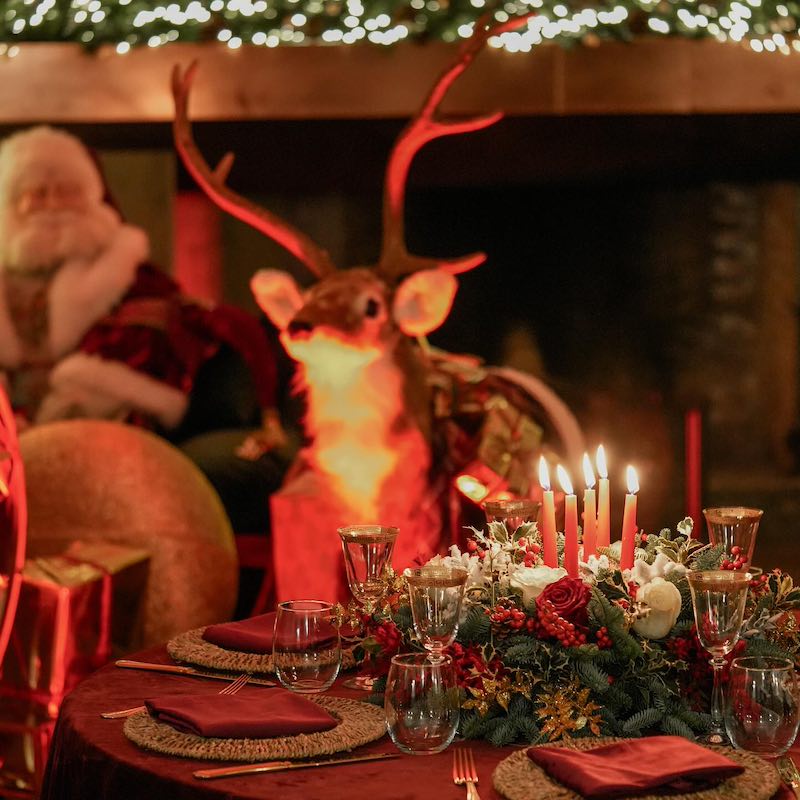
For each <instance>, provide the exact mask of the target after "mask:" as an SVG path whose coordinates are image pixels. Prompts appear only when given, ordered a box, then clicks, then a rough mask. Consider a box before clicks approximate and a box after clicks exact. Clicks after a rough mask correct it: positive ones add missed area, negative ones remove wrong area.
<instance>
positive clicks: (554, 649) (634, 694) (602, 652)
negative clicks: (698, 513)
mask: <svg viewBox="0 0 800 800" xmlns="http://www.w3.org/2000/svg"><path fill="white" fill-rule="evenodd" d="M471 532H472V535H471V538H470V539H469V541H468V543H467V547H466V550H465V551H464V552H462V551H461V550H460V549H459V548H458V547H456V546H453V547H451V548H450V553H449V555H447V556H436V557H434V559H432V560H431V561H430V562H429V564H430V566H431V567H438V566H451V567H452V566H455V567H461V568H463V569H465V570H466V571H467V573H468V578H467V586H466V595H465V602H464V606H463V609H462V618H461V622H460V626H459V631H458V636H457V639H456V641H455V642H454V643H453V645H451V646H450V648H449V649H448V651H447V652H448V653H449V654H450V655H451V656H452V658H453V661H454V663H455V668H456V673H457V679H458V683H459V686H460V687H461V689H462V714H461V723H460V733H461V734H462V735H463V736H464V737H466V738H485V739H487V740H489V741H490V742H492V743H493V744H495V745H498V746H499V745H506V744H510V743H512V742H544V741H553V740H556V739H560V738H563V737H582V736H591V735H594V736H600V735H612V736H641V735H643V734H646V733H653V732H662V733H667V734H674V735H680V736H685V737H687V738H695V737H696V736H697V735H699V734H702V733H704V732H706V731H707V730H708V727H709V723H710V716H709V715H708V714H707V713H705V710H706V709H707V708H708V700H707V697H708V691H709V688H710V675H711V670H710V667H709V664H708V655H707V653H706V652H705V651H704V650H703V648H702V647H701V645H700V644H699V641H698V640H697V637H696V634H695V628H694V616H693V611H692V601H691V595H690V591H689V586H688V581H687V580H686V572H687V570H689V569H698V570H705V569H719V568H733V566H734V564H733V563H732V562H731V560H730V558H729V556H728V555H726V554H725V553H724V552H723V548H722V546H718V547H712V546H710V545H703V544H701V543H700V542H698V541H697V540H696V539H693V538H692V535H691V534H692V520H691V519H689V518H686V519H684V520H683V521H682V522H680V523H679V524H678V525H677V530H676V531H674V532H673V531H671V530H669V529H664V530H662V531H661V532H660V533H659V534H657V535H654V534H651V535H647V534H643V533H637V535H636V551H635V556H636V558H635V561H634V566H633V568H632V569H630V570H620V567H619V557H620V552H619V543H614V544H612V545H611V546H610V547H607V548H599V555H598V556H594V555H591V556H589V557H588V558H587V559H586V561H583V560H581V562H580V573H579V577H576V578H573V577H570V576H569V575H568V574H567V572H566V570H564V569H563V568H561V567H558V568H552V567H547V566H544V565H543V563H542V559H541V555H540V551H541V545H540V544H539V541H540V540H539V535H538V531H537V527H536V524H535V523H527V524H523V525H521V526H520V527H519V528H517V530H516V531H514V532H513V533H510V532H509V531H508V530H507V529H506V527H505V525H504V524H503V523H498V522H492V523H489V525H488V526H487V528H486V530H485V531H479V530H475V529H471ZM558 539H559V541H558V549H559V557H560V559H559V563H563V561H562V560H561V557H562V556H563V546H564V537H563V536H562V535H561V534H559V536H558ZM387 584H388V585H387V587H386V589H387V591H386V594H385V596H384V600H383V601H382V603H381V604H380V605H379V606H378V607H377V608H376V609H375V610H374V612H373V613H372V614H369V615H366V616H364V615H363V614H359V612H357V611H356V610H355V608H351V609H350V610H349V613H350V615H351V617H355V616H356V615H357V614H358V615H359V620H358V621H359V622H360V623H361V625H362V631H363V632H364V635H363V636H362V637H359V639H358V641H357V647H356V654H357V656H358V657H362V658H365V659H367V660H368V661H369V662H371V663H372V665H373V666H374V667H375V669H376V671H377V672H379V671H380V665H381V664H385V663H386V661H387V660H388V657H390V656H391V655H393V654H394V653H396V652H399V651H407V650H413V649H415V648H418V647H419V643H418V642H417V640H416V638H415V635H414V629H413V624H412V618H411V609H410V607H409V603H408V595H407V592H406V590H405V583H404V581H403V579H402V576H399V575H390V576H389V577H388V578H387ZM748 595H749V599H748V609H747V620H746V622H745V625H744V628H743V631H742V637H741V639H740V641H739V642H738V643H737V645H736V648H735V650H734V652H733V653H732V654H731V657H733V656H735V655H742V654H745V653H746V654H748V655H770V656H779V657H783V658H791V659H793V660H796V656H797V653H798V652H800V635H799V634H798V630H797V625H796V622H795V616H794V614H793V613H792V611H793V610H794V609H795V608H797V607H798V606H800V588H795V587H794V585H793V582H792V579H791V577H789V576H788V575H786V574H782V573H781V572H780V571H779V570H775V571H773V572H771V573H769V574H762V575H759V576H757V577H754V578H753V580H752V581H751V584H750V592H749V593H748ZM355 621H356V620H355V619H351V622H355ZM381 688H382V687H381V683H380V681H379V682H378V684H377V689H378V691H380V689H381ZM381 702H382V701H381Z"/></svg>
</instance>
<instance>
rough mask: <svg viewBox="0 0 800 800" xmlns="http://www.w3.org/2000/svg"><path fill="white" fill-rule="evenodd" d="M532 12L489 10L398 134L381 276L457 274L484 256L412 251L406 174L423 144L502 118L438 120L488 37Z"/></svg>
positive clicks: (389, 172)
mask: <svg viewBox="0 0 800 800" xmlns="http://www.w3.org/2000/svg"><path fill="white" fill-rule="evenodd" d="M531 16H533V14H532V13H531V14H525V15H522V16H519V17H514V18H513V19H510V20H508V21H507V22H503V23H498V24H495V25H490V24H489V23H490V18H491V13H489V14H485V15H483V16H482V17H481V18H480V19H479V20H478V21H477V22H476V23H475V31H474V33H473V34H472V36H470V38H469V39H466V40H465V41H464V42H462V44H461V46H460V47H459V50H458V56H457V58H456V60H455V61H454V62H453V63H452V64H451V65H450V66H448V67H447V68H446V69H445V70H444V72H442V74H441V75H440V76H439V78H438V80H437V81H436V83H435V84H434V86H433V89H431V91H430V93H429V94H428V96H427V98H426V99H425V102H424V103H423V104H422V107H421V108H420V110H419V111H418V112H417V115H416V116H415V117H414V118H413V119H412V120H411V121H410V122H409V123H408V125H406V127H405V128H404V129H403V130H402V131H401V132H400V135H399V136H398V137H397V141H396V142H395V145H394V148H393V149H392V153H391V156H390V158H389V163H388V164H387V166H386V177H385V181H384V190H383V248H382V250H381V257H380V261H379V262H378V267H377V271H378V272H380V273H381V274H382V275H384V276H386V277H390V278H399V277H402V276H403V275H407V274H408V273H411V272H416V271H417V270H421V269H432V268H439V269H444V270H446V271H447V272H450V273H452V274H453V275H456V274H458V273H459V272H467V271H468V270H471V269H474V268H475V267H477V266H478V265H479V264H481V263H483V261H485V260H486V254H485V253H472V254H470V255H468V256H462V257H461V258H456V259H440V258H423V257H420V256H415V255H412V254H410V253H409V252H408V250H407V249H406V245H405V224H404V220H403V211H404V204H405V188H406V179H407V178H408V170H409V168H410V167H411V162H412V160H413V159H414V156H415V155H416V154H417V151H418V150H419V149H420V148H421V147H422V146H423V145H425V144H427V143H428V142H430V141H432V140H433V139H438V138H439V137H441V136H450V135H452V134H457V133H469V132H471V131H478V130H481V129H483V128H488V127H489V126H490V125H494V123H495V122H498V121H499V120H500V119H502V117H503V114H502V112H500V111H497V112H495V113H493V114H487V115H486V116H482V117H474V118H472V119H464V120H453V121H442V120H437V119H436V111H437V109H438V107H439V104H440V103H441V102H442V99H443V98H444V96H445V95H446V94H447V92H448V90H449V89H450V87H451V86H452V85H453V83H454V82H455V81H456V79H457V78H458V76H459V75H461V73H462V72H464V70H466V69H467V67H468V66H469V65H470V64H471V63H472V62H473V60H474V59H475V56H477V55H478V53H479V52H480V51H481V49H482V48H483V46H484V44H486V42H487V40H488V39H489V38H490V37H491V36H497V35H499V34H501V33H503V32H504V31H508V30H513V29H515V28H517V27H519V26H520V25H522V23H523V22H525V21H526V20H527V19H528V18H529V17H531Z"/></svg>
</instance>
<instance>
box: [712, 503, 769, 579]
mask: <svg viewBox="0 0 800 800" xmlns="http://www.w3.org/2000/svg"><path fill="white" fill-rule="evenodd" d="M763 515H764V512H763V511H762V510H761V509H760V508H747V507H745V506H720V507H718V508H704V509H703V516H705V518H706V526H707V527H708V541H709V542H711V544H713V545H714V546H717V545H722V548H723V551H724V553H725V557H726V558H727V559H728V560H729V561H730V562H731V563H736V564H738V566H737V569H749V567H750V562H751V561H752V560H753V550H754V549H755V546H756V536H757V535H758V526H759V524H760V522H761V517H762V516H763ZM734 548H736V550H735V552H734Z"/></svg>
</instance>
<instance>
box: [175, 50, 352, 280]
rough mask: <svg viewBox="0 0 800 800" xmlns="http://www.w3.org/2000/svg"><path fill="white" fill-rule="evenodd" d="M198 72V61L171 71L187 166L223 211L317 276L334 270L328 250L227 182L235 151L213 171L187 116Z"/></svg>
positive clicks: (178, 136)
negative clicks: (298, 261)
mask: <svg viewBox="0 0 800 800" xmlns="http://www.w3.org/2000/svg"><path fill="white" fill-rule="evenodd" d="M196 71H197V62H196V61H194V62H192V64H190V66H189V68H188V69H187V70H186V72H184V73H181V69H180V67H179V66H177V65H176V66H175V67H174V68H173V70H172V97H173V99H174V101H175V120H174V122H173V124H172V132H173V136H174V138H175V147H176V148H177V150H178V153H179V154H180V156H181V159H182V161H183V163H184V165H185V166H186V169H187V170H189V172H190V174H191V175H192V177H193V178H194V179H195V180H196V181H197V183H198V184H199V185H200V187H201V188H202V189H203V191H205V193H206V194H207V195H208V196H209V197H210V198H211V200H213V201H214V202H215V203H216V204H217V205H218V206H219V207H220V208H221V209H222V210H223V211H227V212H228V213H229V214H232V215H233V216H234V217H236V218H237V219H240V220H242V222H244V223H246V224H247V225H250V226H252V227H253V228H255V229H256V230H258V231H260V232H261V233H263V234H265V235H266V236H269V238H270V239H273V240H274V241H276V242H277V243H278V244H279V245H281V246H282V247H285V248H286V249H287V250H288V251H289V252H290V253H291V254H292V255H293V256H295V257H296V258H298V259H299V260H300V261H302V262H303V264H305V265H306V266H307V267H308V268H309V269H310V270H311V271H312V272H313V273H314V274H315V275H316V276H317V277H318V278H322V277H324V276H325V275H327V274H329V273H330V272H334V271H335V269H336V267H335V266H334V264H333V262H332V261H331V259H330V256H329V255H328V253H327V251H325V250H323V249H322V248H321V247H319V246H318V245H317V244H315V243H314V242H313V241H311V239H310V238H309V237H308V236H306V235H305V234H304V233H302V232H301V231H299V230H297V228H295V227H294V226H293V225H290V224H289V223H288V222H286V221H285V220H282V219H281V218H280V217H278V216H276V215H275V214H272V213H270V212H269V211H267V210H266V209H264V208H261V207H260V206H257V205H256V204H255V203H253V202H251V201H250V200H248V199H247V198H246V197H242V196H241V195H239V194H237V193H236V192H234V191H233V190H231V189H229V188H228V187H227V186H226V185H225V181H226V179H227V177H228V173H229V172H230V170H231V167H232V166H233V159H234V154H233V153H226V154H225V155H224V156H223V157H222V159H221V160H220V162H219V164H218V165H217V168H216V169H213V170H212V169H211V167H210V166H209V165H208V162H207V161H206V160H205V158H203V155H202V154H201V153H200V150H199V149H198V147H197V145H196V144H195V141H194V137H193V136H192V124H191V122H190V121H189V115H188V105H189V92H190V90H191V87H192V81H193V80H194V75H195V72H196Z"/></svg>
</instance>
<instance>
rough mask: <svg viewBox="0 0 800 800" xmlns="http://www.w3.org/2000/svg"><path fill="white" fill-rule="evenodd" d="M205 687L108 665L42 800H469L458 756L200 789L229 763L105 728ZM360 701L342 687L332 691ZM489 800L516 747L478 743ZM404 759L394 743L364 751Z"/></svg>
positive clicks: (89, 689) (160, 653)
mask: <svg viewBox="0 0 800 800" xmlns="http://www.w3.org/2000/svg"><path fill="white" fill-rule="evenodd" d="M131 658H133V659H136V660H139V661H154V662H161V663H172V662H171V660H170V658H169V656H167V653H166V651H165V650H164V648H156V649H151V650H147V651H145V652H142V653H138V654H136V655H134V656H131ZM197 682H198V681H197V680H196V679H193V678H186V677H181V676H175V675H166V674H163V673H157V672H143V671H139V670H132V669H120V668H119V667H115V666H114V665H113V664H112V665H109V666H106V667H103V668H102V669H101V670H99V671H98V672H96V673H95V674H94V675H92V676H91V677H90V678H88V679H87V680H85V681H84V682H83V683H81V684H80V685H79V686H78V687H77V688H76V689H75V690H74V691H73V692H72V693H71V694H70V695H69V696H68V697H67V698H66V699H65V701H64V704H63V705H62V707H61V713H60V715H59V719H58V723H57V725H56V730H55V733H54V736H53V743H52V747H51V751H50V759H49V762H48V765H47V771H46V774H45V779H44V786H43V789H42V793H41V798H42V800H68V799H69V800H87V798H91V800H162V799H163V800H167V799H168V800H184V799H188V798H192V800H196V799H197V798H203V799H204V800H205V798H228V799H231V800H232V799H233V798H237V800H239V799H241V800H265V798H280V800H340V799H341V798H349V800H362V798H370V800H450V798H452V800H463V798H464V797H465V796H466V793H465V789H464V787H462V786H456V785H454V784H453V781H452V775H451V769H452V763H453V756H452V752H451V751H445V752H443V753H439V754H438V755H433V756H406V755H401V756H400V758H396V759H391V760H386V761H372V762H366V763H364V764H352V765H342V766H339V767H324V768H316V769H307V770H296V771H293V772H278V773H274V774H270V775H251V776H242V777H237V778H224V779H218V780H213V781H200V780H197V779H196V778H193V777H192V772H193V771H195V770H197V769H200V768H202V767H214V766H227V765H228V764H229V763H230V762H220V761H213V762H212V761H197V760H193V759H188V758H174V757H171V756H162V755H159V754H158V753H153V752H148V751H146V750H142V749H140V748H139V747H137V746H136V745H135V744H133V742H131V741H129V740H128V739H127V738H126V737H125V735H124V734H123V733H122V725H123V720H104V719H101V717H100V712H102V711H114V710H117V709H121V708H129V707H131V706H135V705H137V704H139V703H141V702H142V700H143V699H144V698H145V697H152V696H155V695H159V694H163V693H165V692H176V693H187V694H188V693H191V692H192V691H193V690H196V688H197ZM330 693H331V694H335V695H339V696H341V697H353V698H359V699H360V698H362V697H363V693H360V692H357V691H353V690H348V689H344V688H342V687H341V685H339V684H337V685H336V686H335V687H334V688H333V689H332V690H331V692H330ZM471 747H472V748H473V752H474V754H475V757H476V763H477V767H478V775H479V777H480V783H479V791H480V795H481V798H482V800H500V797H501V796H500V795H498V794H497V793H496V792H495V791H494V789H492V786H491V783H492V781H491V777H492V771H493V770H494V768H495V766H496V765H497V763H498V761H500V760H501V759H502V758H505V756H507V755H508V754H509V753H512V752H513V751H514V749H515V748H513V747H506V748H496V747H492V746H491V745H489V744H486V743H483V742H476V743H472V744H471ZM358 752H359V753H362V752H364V753H366V752H376V753H378V752H397V751H396V749H395V747H394V745H393V744H392V742H391V740H390V739H389V737H388V736H384V737H383V738H381V739H380V740H378V741H377V742H373V743H372V744H369V745H366V746H364V747H361V748H359V749H358Z"/></svg>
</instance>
